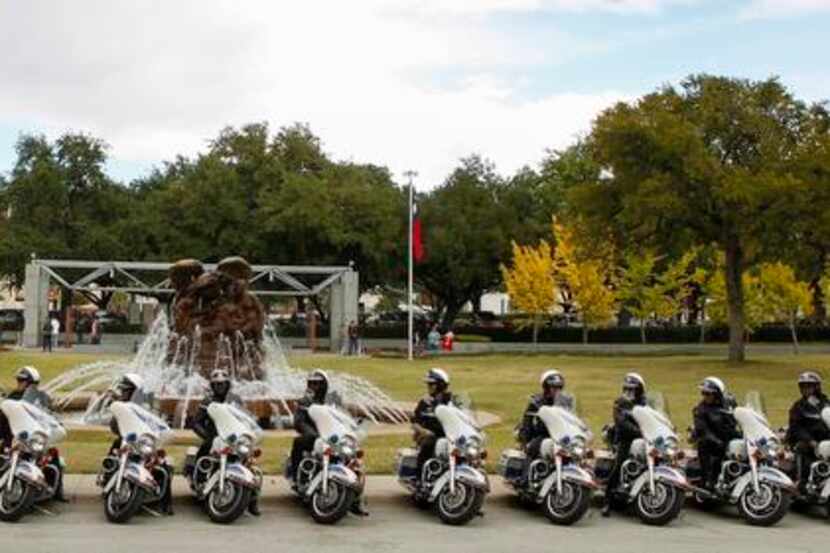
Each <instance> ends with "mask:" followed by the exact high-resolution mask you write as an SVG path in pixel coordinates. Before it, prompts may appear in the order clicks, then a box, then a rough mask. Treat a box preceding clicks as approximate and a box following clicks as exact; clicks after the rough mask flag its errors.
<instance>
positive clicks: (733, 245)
mask: <svg viewBox="0 0 830 553" xmlns="http://www.w3.org/2000/svg"><path fill="white" fill-rule="evenodd" d="M743 272H744V252H743V250H742V249H741V245H740V243H739V242H738V239H737V238H736V237H730V238H729V240H728V241H727V244H726V268H725V275H724V276H725V279H726V303H727V306H728V313H729V360H730V361H732V362H733V363H742V362H743V361H744V360H745V359H746V349H745V346H744V333H745V330H746V329H745V325H744V288H743Z"/></svg>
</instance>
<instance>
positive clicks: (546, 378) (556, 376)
mask: <svg viewBox="0 0 830 553" xmlns="http://www.w3.org/2000/svg"><path fill="white" fill-rule="evenodd" d="M539 384H541V385H542V388H564V387H565V377H564V376H562V373H560V372H559V371H557V370H556V369H551V370H549V371H545V372H544V373H542V376H541V377H540V378H539Z"/></svg>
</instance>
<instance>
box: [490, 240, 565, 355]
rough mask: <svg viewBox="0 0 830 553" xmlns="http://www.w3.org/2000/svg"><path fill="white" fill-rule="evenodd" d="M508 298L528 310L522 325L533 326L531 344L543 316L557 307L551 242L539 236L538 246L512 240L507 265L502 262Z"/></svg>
mask: <svg viewBox="0 0 830 553" xmlns="http://www.w3.org/2000/svg"><path fill="white" fill-rule="evenodd" d="M501 274H502V277H503V279H504V284H505V287H506V288H507V293H508V295H509V296H510V302H511V303H512V304H513V307H514V308H516V309H517V310H519V311H521V312H523V313H525V314H527V317H528V318H527V319H526V320H525V321H522V322H521V324H523V325H531V326H532V327H533V345H534V347H535V345H536V343H537V339H538V336H539V326H540V325H541V323H542V320H543V319H544V318H545V317H546V316H549V315H550V314H551V313H552V311H553V309H554V308H555V307H556V285H555V281H554V278H553V257H552V256H551V248H550V245H549V244H548V243H547V242H545V241H544V240H542V241H541V242H539V245H538V246H520V245H519V244H516V243H515V242H513V260H512V264H511V266H510V267H506V266H504V265H502V266H501Z"/></svg>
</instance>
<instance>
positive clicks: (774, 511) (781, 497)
mask: <svg viewBox="0 0 830 553" xmlns="http://www.w3.org/2000/svg"><path fill="white" fill-rule="evenodd" d="M758 487H759V489H760V494H756V493H755V490H754V489H753V488H752V486H751V485H750V486H747V488H746V489H745V490H744V493H742V494H741V498H740V499H739V500H738V511H739V512H740V513H741V516H742V517H743V518H744V520H745V521H747V522H748V523H749V524H751V525H752V526H772V525H773V524H775V523H777V522H778V521H779V520H781V519H782V518H784V515H786V514H787V511H789V510H790V501H791V499H792V498H791V496H790V494H788V493H787V492H785V491H784V490H782V489H781V488H778V487H776V486H773V485H771V484H768V483H767V482H759V483H758Z"/></svg>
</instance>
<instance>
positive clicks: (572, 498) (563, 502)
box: [542, 482, 591, 526]
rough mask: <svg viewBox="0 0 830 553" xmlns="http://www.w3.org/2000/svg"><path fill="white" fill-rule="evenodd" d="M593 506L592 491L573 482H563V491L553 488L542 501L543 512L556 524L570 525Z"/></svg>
mask: <svg viewBox="0 0 830 553" xmlns="http://www.w3.org/2000/svg"><path fill="white" fill-rule="evenodd" d="M590 506H591V491H590V490H589V489H587V488H585V487H583V486H580V485H578V484H575V483H573V482H562V493H556V490H555V489H554V490H551V491H550V493H548V495H547V497H545V500H544V501H543V502H542V512H543V513H545V516H546V517H548V520H550V521H551V522H552V523H554V524H559V525H562V526H569V525H571V524H573V523H574V522H576V521H578V520H579V519H581V518H582V517H583V516H584V515H585V513H586V512H587V511H588V507H590Z"/></svg>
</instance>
